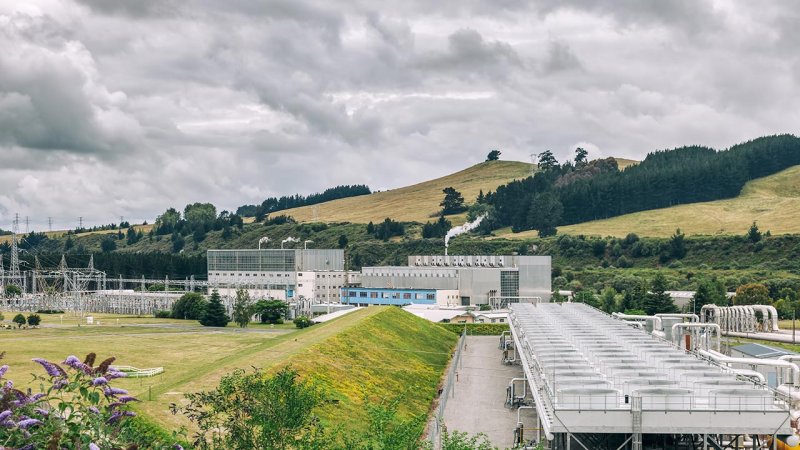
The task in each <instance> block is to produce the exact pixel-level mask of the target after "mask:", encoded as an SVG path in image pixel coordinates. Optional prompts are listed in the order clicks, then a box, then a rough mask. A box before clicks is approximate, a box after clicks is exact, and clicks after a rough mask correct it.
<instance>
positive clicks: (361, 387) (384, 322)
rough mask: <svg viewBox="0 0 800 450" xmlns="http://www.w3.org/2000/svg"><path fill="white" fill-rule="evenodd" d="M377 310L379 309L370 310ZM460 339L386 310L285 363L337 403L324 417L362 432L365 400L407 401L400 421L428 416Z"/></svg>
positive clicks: (399, 312) (407, 315) (327, 408)
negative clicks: (315, 383)
mask: <svg viewBox="0 0 800 450" xmlns="http://www.w3.org/2000/svg"><path fill="white" fill-rule="evenodd" d="M373 308H378V307H372V308H369V309H373ZM457 339H458V337H457V335H455V334H453V333H451V332H449V331H447V330H445V329H444V328H442V327H440V326H438V325H436V324H434V323H432V322H429V321H427V320H425V319H421V318H419V317H416V316H414V315H413V314H410V313H407V312H405V311H403V310H402V309H400V308H396V307H382V310H381V311H380V312H379V313H377V314H375V315H372V316H370V317H367V318H365V319H363V320H362V321H361V322H360V323H358V324H357V325H355V326H353V327H350V328H348V329H346V330H344V331H342V332H340V333H338V334H336V335H335V336H331V337H329V338H328V339H326V340H324V341H322V342H319V343H318V344H316V345H314V346H311V347H308V348H306V349H305V350H303V351H302V352H300V353H298V354H296V355H294V356H293V357H291V358H289V359H288V360H287V361H286V363H288V364H290V365H291V366H292V367H294V368H295V369H297V370H298V371H299V372H300V373H301V374H302V375H304V376H307V377H311V378H312V379H314V380H315V381H317V382H318V383H320V385H321V386H322V387H323V388H325V389H326V390H327V391H328V392H329V396H330V397H331V398H332V399H335V400H338V401H334V402H332V403H329V404H327V405H326V406H325V407H324V408H323V410H322V411H320V414H321V417H322V418H323V419H324V420H326V421H327V422H329V423H330V424H334V425H343V426H344V427H345V428H347V429H363V427H364V426H365V425H366V418H367V417H366V410H365V408H364V400H365V399H369V400H370V401H372V402H376V401H381V400H382V399H387V400H393V399H395V398H397V397H398V396H402V397H403V401H402V406H401V407H400V410H399V414H400V415H401V416H403V417H406V418H408V417H410V416H414V415H419V414H426V413H427V412H428V411H429V409H430V406H431V402H432V401H433V399H434V398H435V396H436V393H437V388H438V386H439V382H440V380H441V377H442V374H443V373H444V370H445V368H446V366H447V363H448V361H449V359H450V354H451V353H452V351H453V349H454V347H455V343H456V341H457ZM420 431H421V430H420Z"/></svg>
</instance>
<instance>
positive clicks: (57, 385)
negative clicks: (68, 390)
mask: <svg viewBox="0 0 800 450" xmlns="http://www.w3.org/2000/svg"><path fill="white" fill-rule="evenodd" d="M68 384H69V381H67V380H65V379H63V378H62V379H60V380H58V381H56V382H55V383H53V389H64V388H65V387H67V385H68Z"/></svg>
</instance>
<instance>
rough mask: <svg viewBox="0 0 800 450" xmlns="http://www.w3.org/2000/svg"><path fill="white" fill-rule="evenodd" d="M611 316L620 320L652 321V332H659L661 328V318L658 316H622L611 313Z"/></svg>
mask: <svg viewBox="0 0 800 450" xmlns="http://www.w3.org/2000/svg"><path fill="white" fill-rule="evenodd" d="M612 316H614V317H616V318H617V319H621V320H652V321H653V329H654V330H661V329H662V328H663V327H662V326H661V318H660V317H658V316H645V315H638V314H622V313H613V314H612Z"/></svg>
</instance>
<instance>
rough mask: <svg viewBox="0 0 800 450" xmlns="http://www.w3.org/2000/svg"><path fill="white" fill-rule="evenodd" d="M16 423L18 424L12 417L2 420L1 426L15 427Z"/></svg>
mask: <svg viewBox="0 0 800 450" xmlns="http://www.w3.org/2000/svg"><path fill="white" fill-rule="evenodd" d="M14 425H16V424H15V423H14V421H13V420H11V419H8V420H4V421H2V422H0V427H5V428H12V427H14Z"/></svg>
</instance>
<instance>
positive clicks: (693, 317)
mask: <svg viewBox="0 0 800 450" xmlns="http://www.w3.org/2000/svg"><path fill="white" fill-rule="evenodd" d="M656 317H661V318H664V317H667V318H671V317H674V318H681V319H689V321H690V322H699V321H700V317H698V316H697V314H678V313H658V314H656Z"/></svg>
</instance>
